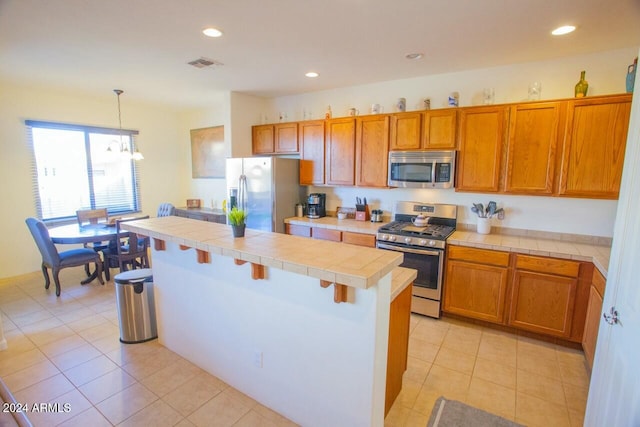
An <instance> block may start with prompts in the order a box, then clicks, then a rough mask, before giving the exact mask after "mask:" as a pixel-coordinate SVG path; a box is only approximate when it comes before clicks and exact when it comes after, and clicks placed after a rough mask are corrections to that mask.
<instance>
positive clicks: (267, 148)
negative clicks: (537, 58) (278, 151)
mask: <svg viewBox="0 0 640 427" xmlns="http://www.w3.org/2000/svg"><path fill="white" fill-rule="evenodd" d="M251 133H252V139H251V152H252V153H253V154H273V153H274V151H275V144H274V139H273V125H258V126H253V127H252V128H251Z"/></svg>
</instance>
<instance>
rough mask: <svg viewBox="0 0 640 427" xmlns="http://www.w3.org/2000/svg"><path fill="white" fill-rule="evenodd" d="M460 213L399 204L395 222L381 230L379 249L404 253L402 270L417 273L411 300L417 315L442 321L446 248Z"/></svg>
mask: <svg viewBox="0 0 640 427" xmlns="http://www.w3.org/2000/svg"><path fill="white" fill-rule="evenodd" d="M457 213H458V208H457V206H456V205H443V204H433V203H421V202H396V204H395V207H394V211H393V219H394V221H393V222H390V223H389V224H386V225H384V226H382V227H380V228H379V229H378V234H377V247H378V248H380V249H388V250H392V251H398V252H402V253H403V254H404V262H403V263H402V266H403V267H407V268H413V269H415V270H417V271H418V277H417V278H416V280H415V281H414V283H413V296H412V300H411V311H413V312H414V313H419V314H423V315H426V316H430V317H436V318H437V317H440V301H441V298H442V276H443V265H444V248H445V245H446V240H447V238H448V237H449V236H450V235H451V234H452V233H453V232H454V231H455V229H456V218H457ZM424 217H426V219H423V218H424Z"/></svg>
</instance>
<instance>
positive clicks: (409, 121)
mask: <svg viewBox="0 0 640 427" xmlns="http://www.w3.org/2000/svg"><path fill="white" fill-rule="evenodd" d="M390 125H391V132H390V142H389V149H390V150H399V151H402V150H419V149H420V148H421V145H420V144H421V133H422V113H420V112H409V113H396V114H391V124H390Z"/></svg>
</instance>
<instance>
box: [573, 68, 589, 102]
mask: <svg viewBox="0 0 640 427" xmlns="http://www.w3.org/2000/svg"><path fill="white" fill-rule="evenodd" d="M585 73H586V71H581V72H580V81H579V82H578V83H577V84H576V90H575V95H576V98H584V97H585V96H587V90H588V89H589V83H588V82H587V81H586V80H585V79H584V75H585Z"/></svg>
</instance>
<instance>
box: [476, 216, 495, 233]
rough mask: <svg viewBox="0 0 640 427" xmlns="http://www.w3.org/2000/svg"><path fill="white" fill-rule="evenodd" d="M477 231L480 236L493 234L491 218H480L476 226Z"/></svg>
mask: <svg viewBox="0 0 640 427" xmlns="http://www.w3.org/2000/svg"><path fill="white" fill-rule="evenodd" d="M476 231H477V232H478V233H479V234H489V233H491V218H478V224H477V225H476Z"/></svg>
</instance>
